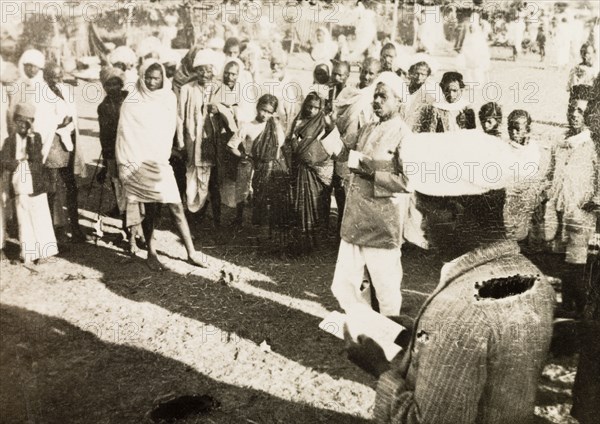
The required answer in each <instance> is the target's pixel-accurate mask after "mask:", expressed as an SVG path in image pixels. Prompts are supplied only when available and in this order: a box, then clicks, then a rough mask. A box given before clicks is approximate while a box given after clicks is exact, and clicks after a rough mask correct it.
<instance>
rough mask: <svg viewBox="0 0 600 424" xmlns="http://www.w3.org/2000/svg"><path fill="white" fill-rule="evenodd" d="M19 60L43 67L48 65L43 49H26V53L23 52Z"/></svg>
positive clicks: (25, 63) (24, 63)
mask: <svg viewBox="0 0 600 424" xmlns="http://www.w3.org/2000/svg"><path fill="white" fill-rule="evenodd" d="M19 62H20V63H22V64H23V65H27V64H31V65H35V66H37V67H38V68H40V69H41V68H43V67H44V66H45V65H46V58H45V57H44V53H42V52H41V51H39V50H34V49H31V50H26V51H25V53H23V55H22V56H21V59H20V60H19Z"/></svg>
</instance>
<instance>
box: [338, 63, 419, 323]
mask: <svg viewBox="0 0 600 424" xmlns="http://www.w3.org/2000/svg"><path fill="white" fill-rule="evenodd" d="M374 86H375V92H374V96H373V111H374V113H375V115H376V116H377V117H378V118H379V122H374V123H368V124H367V125H366V126H364V127H363V128H362V129H361V130H360V132H359V135H358V142H357V143H356V150H357V151H351V152H349V155H348V151H347V149H346V148H343V149H342V151H341V152H340V151H337V152H335V151H334V152H332V153H333V154H335V155H336V156H337V158H339V159H340V160H344V159H345V156H346V157H347V156H350V157H348V166H349V168H350V170H351V171H352V173H353V175H352V176H351V177H350V181H349V184H348V187H347V193H346V196H347V197H346V208H345V210H344V217H343V220H342V227H341V238H342V240H341V242H340V249H339V253H338V260H337V265H336V268H335V274H334V276H333V283H332V286H331V290H332V291H333V294H334V295H335V297H336V299H337V300H338V302H339V303H340V306H341V307H342V308H343V309H344V310H346V311H348V310H351V309H352V308H353V307H355V306H356V304H360V303H364V302H365V296H364V293H361V284H362V281H363V276H364V274H365V269H366V271H367V272H368V274H369V276H370V279H371V284H372V286H373V287H374V289H375V292H376V297H377V301H378V303H379V310H380V312H381V313H382V314H384V315H388V316H398V315H400V305H401V294H400V283H401V281H402V264H401V261H400V256H401V250H400V248H401V245H402V222H403V216H404V214H405V212H406V209H407V207H408V206H407V205H408V195H406V194H400V193H401V192H404V190H402V189H391V190H388V189H387V187H385V186H383V185H382V184H383V183H384V182H386V181H387V180H395V179H398V178H401V177H400V176H399V173H400V165H399V163H398V161H397V160H396V158H395V156H394V152H395V151H396V150H397V149H398V148H399V147H400V146H401V144H402V142H403V140H404V138H405V137H406V136H407V135H408V134H410V129H409V128H408V127H407V125H406V124H405V123H404V121H402V119H401V118H400V115H399V110H400V105H401V101H402V96H403V81H402V79H401V78H400V77H398V76H397V75H396V74H394V73H393V72H384V73H382V74H380V75H379V77H378V78H377V80H376V81H375V84H374ZM358 152H360V153H358ZM352 156H359V157H360V159H359V160H358V163H354V162H355V161H354V160H353V158H352ZM367 303H370V302H368V301H367Z"/></svg>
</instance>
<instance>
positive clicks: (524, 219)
mask: <svg viewBox="0 0 600 424" xmlns="http://www.w3.org/2000/svg"><path fill="white" fill-rule="evenodd" d="M531 122H532V119H531V115H530V114H529V112H527V111H525V110H522V109H517V110H513V111H512V112H511V113H510V114H509V115H508V135H509V137H510V141H511V143H512V144H513V145H514V146H515V148H521V147H522V146H527V145H529V144H531V145H532V147H534V148H537V149H538V151H539V155H540V160H539V162H538V163H539V165H538V167H535V168H533V167H532V169H531V178H526V179H524V180H523V181H522V182H520V183H519V184H515V185H513V186H512V187H510V189H508V190H507V191H506V202H505V206H504V223H505V226H506V233H507V235H508V237H509V238H510V239H513V240H516V241H518V242H520V243H521V248H525V247H526V246H527V241H528V240H527V239H528V236H529V237H530V238H534V235H533V233H532V228H533V227H534V226H536V227H537V226H538V225H541V222H537V221H535V222H534V213H535V211H536V209H537V208H538V207H539V205H540V204H542V201H543V200H544V199H545V196H546V192H547V190H548V188H549V187H548V186H549V181H550V179H549V177H548V173H549V171H550V169H551V167H550V165H551V160H552V151H551V149H550V148H549V147H547V146H544V145H542V144H540V143H539V142H538V141H537V140H535V141H533V140H531ZM529 241H530V242H533V241H535V240H529Z"/></svg>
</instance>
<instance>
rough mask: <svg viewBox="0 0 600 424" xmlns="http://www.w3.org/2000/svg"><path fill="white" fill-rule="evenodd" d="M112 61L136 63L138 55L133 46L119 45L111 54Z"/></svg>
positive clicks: (127, 63) (112, 62)
mask: <svg viewBox="0 0 600 424" xmlns="http://www.w3.org/2000/svg"><path fill="white" fill-rule="evenodd" d="M109 60H110V63H111V64H113V65H114V64H115V63H119V62H120V63H124V64H126V65H135V63H136V62H137V56H136V54H135V52H134V51H133V50H131V48H129V47H127V46H119V47H117V48H116V49H114V50H113V51H112V52H111V54H110V58H109Z"/></svg>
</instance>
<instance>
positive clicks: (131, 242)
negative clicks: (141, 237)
mask: <svg viewBox="0 0 600 424" xmlns="http://www.w3.org/2000/svg"><path fill="white" fill-rule="evenodd" d="M138 251H139V249H138V247H137V241H136V239H135V236H134V235H132V236H131V237H130V238H129V253H130V254H132V255H135V254H136V253H137V252H138Z"/></svg>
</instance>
